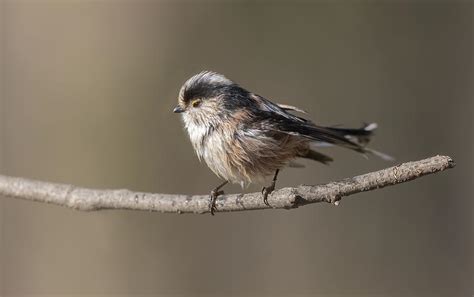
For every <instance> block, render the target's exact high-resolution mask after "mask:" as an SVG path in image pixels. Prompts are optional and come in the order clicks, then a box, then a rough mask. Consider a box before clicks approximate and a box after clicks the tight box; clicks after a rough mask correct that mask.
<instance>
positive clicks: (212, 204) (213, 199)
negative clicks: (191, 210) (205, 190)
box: [209, 190, 224, 215]
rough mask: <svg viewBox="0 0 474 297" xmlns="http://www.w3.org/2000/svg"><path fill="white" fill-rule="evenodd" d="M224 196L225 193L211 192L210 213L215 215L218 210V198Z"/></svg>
mask: <svg viewBox="0 0 474 297" xmlns="http://www.w3.org/2000/svg"><path fill="white" fill-rule="evenodd" d="M223 194H224V191H216V190H212V191H211V194H210V199H209V211H210V212H211V215H214V212H215V211H216V210H217V207H216V199H217V197H218V196H219V195H223Z"/></svg>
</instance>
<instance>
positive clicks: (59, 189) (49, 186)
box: [0, 156, 455, 213]
mask: <svg viewBox="0 0 474 297" xmlns="http://www.w3.org/2000/svg"><path fill="white" fill-rule="evenodd" d="M454 166H455V163H454V161H453V160H452V159H451V158H450V157H448V156H435V157H431V158H428V159H424V160H420V161H414V162H407V163H403V164H400V165H397V166H394V167H390V168H386V169H383V170H380V171H375V172H370V173H367V174H363V175H359V176H355V177H352V178H346V179H343V180H341V181H336V182H330V183H327V184H322V185H315V186H306V185H301V186H298V187H295V188H283V189H280V190H277V191H275V192H273V193H272V194H271V195H270V196H269V197H268V202H269V203H270V205H271V206H270V207H269V206H267V205H265V204H264V203H263V199H262V194H261V193H249V194H232V195H223V196H219V197H218V199H217V202H216V206H217V211H218V212H224V211H241V210H252V209H268V208H284V209H291V208H297V207H299V206H302V205H306V204H309V203H317V202H329V203H333V204H336V205H337V204H338V203H339V201H340V200H341V198H342V197H345V196H349V195H352V194H356V193H360V192H365V191H371V190H375V189H379V188H383V187H386V186H391V185H396V184H399V183H403V182H407V181H410V180H414V179H416V178H418V177H421V176H424V175H428V174H432V173H436V172H440V171H443V170H445V169H449V168H453V167H454ZM0 195H3V196H7V197H13V198H19V199H25V200H32V201H39V202H45V203H52V204H56V205H60V206H65V207H69V208H73V209H77V210H84V211H92V210H101V209H130V210H146V211H159V212H174V213H207V212H209V195H173V194H153V193H143V192H132V191H129V190H95V189H87V188H79V187H76V186H72V185H66V184H55V183H49V182H42V181H35V180H30V179H25V178H18V177H9V176H2V175H0Z"/></svg>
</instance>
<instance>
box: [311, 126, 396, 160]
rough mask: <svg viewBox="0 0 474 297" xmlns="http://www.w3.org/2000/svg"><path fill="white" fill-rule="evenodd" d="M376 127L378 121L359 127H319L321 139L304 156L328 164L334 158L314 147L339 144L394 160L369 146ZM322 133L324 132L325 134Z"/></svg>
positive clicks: (317, 131) (319, 137) (365, 153)
mask: <svg viewBox="0 0 474 297" xmlns="http://www.w3.org/2000/svg"><path fill="white" fill-rule="evenodd" d="M375 129H377V124H376V123H370V124H366V125H364V126H363V127H361V128H358V129H352V128H338V127H317V130H316V131H315V133H317V134H318V139H319V140H320V141H315V142H314V143H313V144H312V145H311V149H310V150H309V151H308V153H307V154H306V155H305V156H303V158H308V159H312V160H315V161H319V162H322V163H324V164H327V163H328V162H330V161H332V158H330V157H328V156H326V155H324V154H321V153H319V152H317V151H315V150H314V148H316V147H321V146H331V145H339V146H342V147H346V148H349V149H352V150H355V151H357V152H359V153H362V154H364V155H367V154H372V155H375V156H377V157H379V158H381V159H384V160H388V161H393V160H394V159H393V157H391V156H389V155H387V154H384V153H382V152H379V151H376V150H373V149H371V148H368V147H367V144H368V143H369V142H370V139H371V137H372V136H373V134H374V130H375ZM321 134H323V136H322V135H321Z"/></svg>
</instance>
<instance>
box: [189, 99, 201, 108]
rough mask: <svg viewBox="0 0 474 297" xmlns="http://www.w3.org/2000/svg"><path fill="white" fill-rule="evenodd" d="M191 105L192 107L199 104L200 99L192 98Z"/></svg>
mask: <svg viewBox="0 0 474 297" xmlns="http://www.w3.org/2000/svg"><path fill="white" fill-rule="evenodd" d="M191 105H192V106H193V107H198V106H199V105H201V99H194V100H193V101H191Z"/></svg>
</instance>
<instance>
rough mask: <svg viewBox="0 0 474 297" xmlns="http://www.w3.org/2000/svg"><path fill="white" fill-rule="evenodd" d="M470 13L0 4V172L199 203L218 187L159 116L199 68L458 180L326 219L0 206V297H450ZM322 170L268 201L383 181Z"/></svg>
mask: <svg viewBox="0 0 474 297" xmlns="http://www.w3.org/2000/svg"><path fill="white" fill-rule="evenodd" d="M473 8H474V4H473V3H470V2H457V3H453V2H448V1H446V2H444V3H437V4H435V3H430V2H417V3H410V2H403V3H398V4H397V3H394V2H392V3H384V4H375V2H367V3H365V2H349V1H347V2H343V1H339V2H333V3H326V2H313V3H310V2H290V1H288V2H278V3H270V2H257V1H240V2H238V1H234V2H230V1H228V2H211V1H209V2H202V1H201V2H199V3H198V2H191V1H189V2H185V1H177V2H176V1H173V2H171V1H131V0H130V1H105V0H104V1H66V0H63V1H60V0H57V1H13V0H12V1H6V0H0V32H1V34H0V38H1V39H0V42H1V43H0V45H1V47H0V50H1V52H0V63H1V64H0V75H1V77H0V91H1V93H0V94H1V98H0V99H1V102H0V103H1V105H0V112H1V114H0V116H1V121H0V141H1V142H0V144H1V145H0V153H1V162H0V165H1V172H2V173H3V174H8V175H14V176H23V177H29V178H35V179H40V180H46V181H54V182H64V183H72V184H76V185H80V186H87V187H97V188H129V189H133V190H139V191H152V192H168V193H207V192H209V190H210V189H211V188H212V187H213V186H215V185H217V183H218V180H217V178H216V177H214V176H213V174H212V173H211V172H210V171H209V170H208V169H207V168H206V166H205V165H203V164H199V162H198V160H197V158H196V157H195V155H194V153H193V151H192V148H191V145H190V143H189V140H188V139H187V136H186V135H185V133H184V131H183V128H182V123H181V121H180V119H179V118H178V117H177V116H176V115H175V114H173V113H171V110H172V108H173V107H174V105H175V103H176V97H177V92H178V89H179V87H180V86H181V84H182V83H183V82H184V81H185V80H186V79H187V78H188V77H190V76H191V75H192V74H194V73H196V72H199V71H201V70H204V69H209V70H214V71H218V72H221V73H224V74H225V75H227V76H228V77H230V78H231V79H234V80H235V81H237V82H239V83H241V84H242V85H243V86H245V87H247V88H249V89H250V90H252V91H255V92H257V93H259V94H261V95H263V96H266V97H268V98H271V99H273V100H275V101H277V102H282V103H287V104H291V105H296V106H299V107H301V108H304V109H306V110H308V111H310V114H311V118H312V119H313V120H315V121H316V122H318V123H321V124H346V125H356V126H357V125H360V124H361V122H363V121H376V122H378V123H379V125H380V129H379V131H378V134H377V137H376V138H375V140H374V143H373V147H375V148H377V149H380V150H382V151H385V152H387V153H389V154H392V155H394V156H396V157H397V161H399V162H402V161H408V160H414V159H420V158H424V157H428V156H431V155H435V154H448V155H450V156H452V157H453V158H454V159H455V160H456V161H457V163H458V167H457V168H456V169H454V170H451V171H449V172H445V173H442V174H439V175H435V176H430V177H427V178H423V179H421V180H417V181H415V182H412V183H408V184H403V185H399V186H396V187H391V188H387V189H383V190H379V191H373V192H370V193H365V194H359V195H357V196H354V197H353V198H350V199H346V200H344V201H343V202H342V204H341V206H340V207H334V206H331V205H311V206H305V207H303V208H300V209H297V210H292V211H284V210H275V211H253V212H243V213H229V214H218V215H216V216H215V217H211V216H209V215H174V214H157V213H146V212H129V211H103V212H91V213H82V212H77V211H72V210H69V209H65V208H60V207H55V206H51V205H45V204H40V203H32V202H25V201H19V200H12V199H7V198H1V199H0V227H1V228H0V267H1V268H0V295H2V296H31V295H34V294H35V296H38V295H44V296H51V295H53V294H56V295H57V296H86V295H87V296H104V295H108V296H113V295H121V296H139V295H156V296H208V295H212V296H306V295H307V296H314V295H318V296H342V295H344V296H367V295H371V296H470V295H471V294H473V291H474V290H473V284H472V283H473V263H474V261H473V253H472V250H473V240H472V238H473V220H472V215H473V211H472V210H473V203H472V200H473V199H472V198H473V194H474V193H473V186H472V183H473V173H474V172H473V165H474V159H473V143H474V141H473V133H474V129H473V128H474V125H473V120H472V113H473V111H474V110H473V105H474V104H473V95H474V89H473V80H474V72H473V69H474V67H473V66H474V60H473V56H474V54H473V53H474V51H473V50H474V48H473V45H474V43H473V42H474V26H473V20H474V18H473V17H474V14H473V12H474V10H473ZM332 155H333V156H334V157H336V158H337V160H336V162H335V163H334V164H333V165H332V166H330V167H325V166H321V165H319V164H316V163H311V162H305V164H306V165H307V167H306V168H305V169H288V170H285V171H284V172H283V173H282V174H281V175H280V179H279V184H278V186H280V187H283V186H290V185H297V184H302V183H304V184H314V183H322V182H326V181H329V180H333V179H339V178H343V177H347V176H351V175H354V174H359V173H364V172H367V171H370V170H374V169H378V168H383V167H386V166H388V165H390V164H387V163H386V162H383V161H380V160H377V159H374V158H372V159H370V160H368V161H367V160H365V159H364V158H361V157H360V156H358V155H355V154H353V153H351V152H349V151H344V150H335V151H334V153H332ZM239 190H240V189H239V188H238V187H235V186H233V187H229V188H227V191H228V192H237V191H239ZM254 190H258V187H252V188H250V189H248V191H254Z"/></svg>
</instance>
